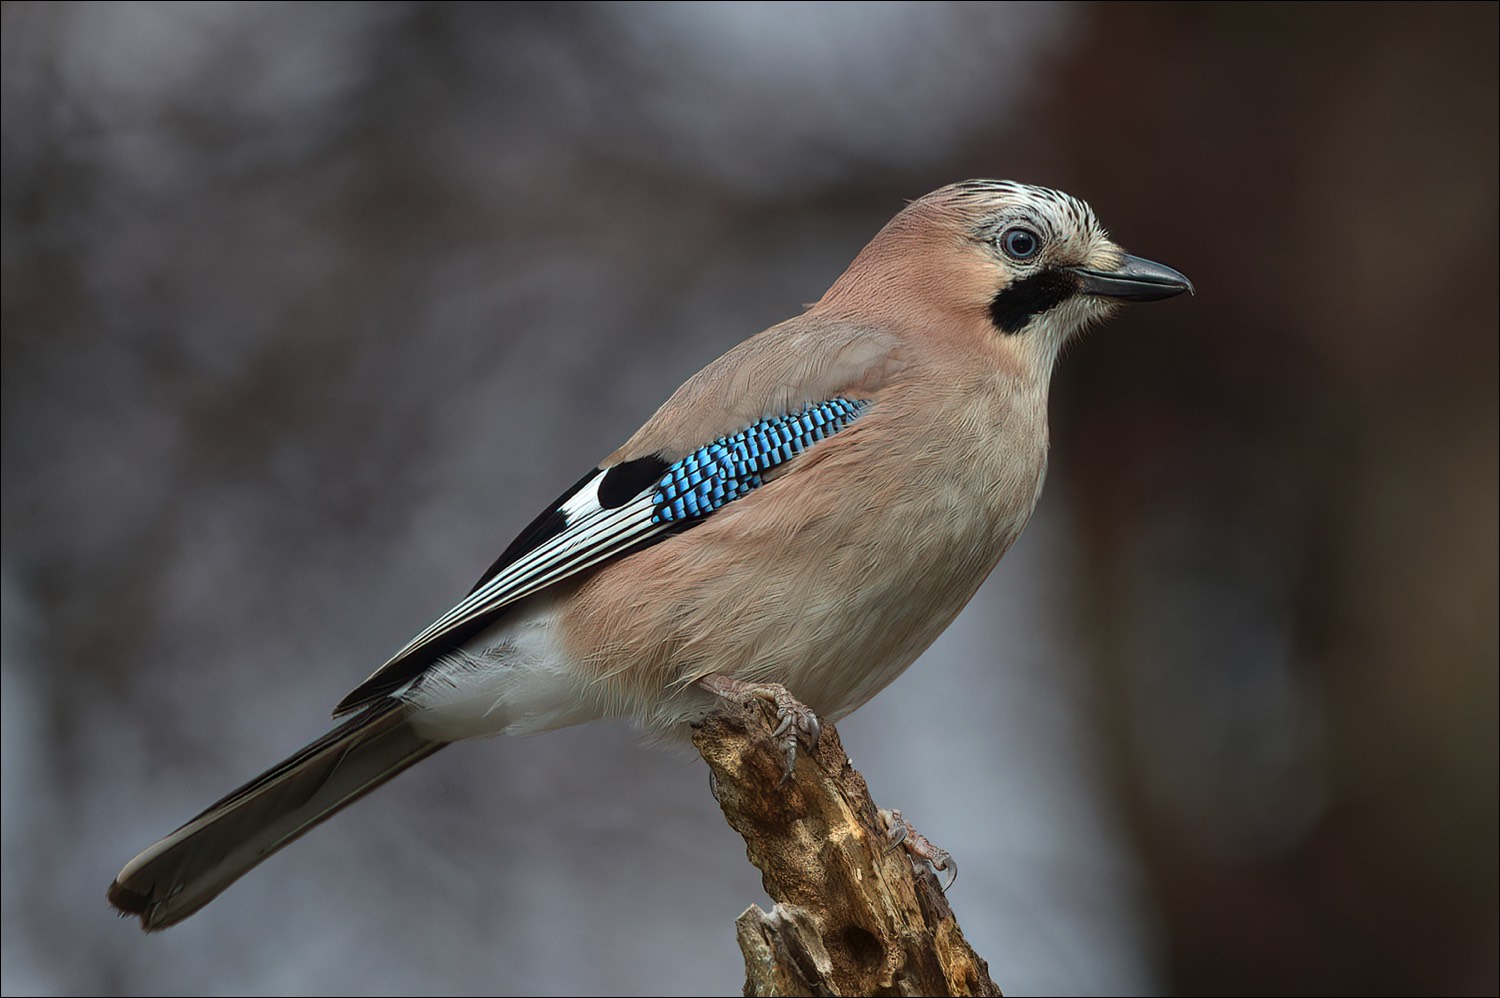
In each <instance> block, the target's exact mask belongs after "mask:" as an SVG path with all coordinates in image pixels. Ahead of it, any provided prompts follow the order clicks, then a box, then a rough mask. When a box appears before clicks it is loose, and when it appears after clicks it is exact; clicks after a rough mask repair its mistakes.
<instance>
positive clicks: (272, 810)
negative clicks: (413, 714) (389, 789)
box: [107, 700, 446, 932]
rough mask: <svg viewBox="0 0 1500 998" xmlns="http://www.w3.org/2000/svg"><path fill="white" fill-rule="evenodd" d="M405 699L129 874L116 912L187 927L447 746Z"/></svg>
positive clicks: (197, 822) (299, 758)
mask: <svg viewBox="0 0 1500 998" xmlns="http://www.w3.org/2000/svg"><path fill="white" fill-rule="evenodd" d="M445 744H446V743H445V742H433V741H428V740H427V739H425V738H421V737H419V736H418V735H417V733H416V732H415V731H413V730H412V729H411V726H410V725H408V724H407V723H406V707H405V706H404V705H403V704H402V703H400V702H399V701H396V700H386V701H384V702H382V703H377V704H375V705H374V706H372V707H370V708H369V709H367V710H365V711H362V712H361V713H359V714H357V715H355V716H354V717H352V718H350V719H349V720H348V721H346V722H344V723H343V724H341V725H340V726H339V727H337V728H335V729H333V730H332V731H330V732H329V733H328V734H326V735H324V736H323V737H322V738H319V739H318V740H317V741H315V742H313V743H312V744H311V745H309V746H307V747H306V748H304V749H303V750H302V751H300V752H298V753H297V754H296V755H294V756H292V757H291V758H290V759H287V760H286V761H285V762H282V763H281V764H280V765H278V766H276V767H274V768H272V769H270V770H268V771H267V772H265V773H262V774H261V775H260V776H258V777H256V778H255V779H253V780H251V781H250V782H249V783H247V784H245V785H244V786H243V787H240V788H239V789H238V790H236V791H235V792H234V793H232V794H230V795H229V796H228V797H225V798H224V799H223V800H221V801H219V802H218V803H217V804H214V805H213V806H212V807H210V808H209V809H208V810H206V811H204V812H203V813H202V814H200V815H198V817H196V818H194V819H193V820H192V821H189V822H188V823H187V824H185V825H183V826H182V827H181V828H179V829H177V831H175V832H173V833H172V834H171V835H168V836H167V837H166V838H164V839H162V840H161V841H160V842H158V843H156V845H154V846H152V847H151V848H150V849H147V850H146V851H145V852H143V853H141V854H140V855H139V856H137V857H136V858H135V859H133V860H131V861H130V862H129V863H127V864H126V865H125V869H123V870H121V871H120V875H119V876H118V877H116V878H115V882H114V883H113V884H111V885H110V887H109V893H108V895H107V896H108V898H109V903H110V904H112V905H114V906H115V907H116V908H118V909H119V910H120V912H121V914H124V915H139V916H141V925H142V926H143V927H144V928H145V929H146V931H148V932H151V931H155V930H156V929H165V928H166V927H167V926H169V925H175V924H177V923H178V922H180V921H182V920H183V919H184V918H187V917H188V916H189V915H191V914H192V913H193V912H195V911H197V910H198V909H199V908H202V907H203V906H204V905H206V904H208V902H210V901H212V900H213V899H214V898H216V897H218V896H219V893H220V892H221V891H223V890H224V888H226V887H228V886H229V885H230V884H232V883H234V882H235V881H236V880H238V879H239V878H240V877H242V876H244V875H245V874H246V873H248V872H249V871H250V870H252V869H253V868H254V867H255V866H256V864H258V863H260V862H261V861H262V860H264V859H266V858H267V857H269V856H270V855H271V854H272V853H274V852H276V850H278V849H280V848H281V847H282V846H284V845H286V844H287V843H289V842H291V841H292V840H293V839H295V838H297V836H299V835H301V834H302V833H303V832H306V831H307V830H309V829H310V828H312V827H313V826H315V825H317V824H318V823H319V822H320V821H323V820H325V819H327V818H329V817H331V816H332V815H333V814H334V813H335V812H337V811H338V810H339V809H340V808H342V807H344V806H345V805H348V804H352V803H353V802H354V801H356V800H358V799H359V798H361V797H363V796H364V795H365V794H367V793H369V792H370V791H371V790H374V789H375V788H376V787H378V786H380V785H381V784H382V783H384V782H385V781H386V780H389V779H390V778H391V777H393V776H395V775H396V774H397V773H399V772H401V771H402V770H403V769H405V768H406V767H408V766H410V765H412V764H413V763H416V762H420V761H421V760H422V759H425V758H427V757H428V756H429V755H431V754H432V753H434V752H436V751H437V750H438V749H440V748H442V747H443V745H445Z"/></svg>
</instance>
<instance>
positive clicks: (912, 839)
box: [880, 808, 958, 894]
mask: <svg viewBox="0 0 1500 998" xmlns="http://www.w3.org/2000/svg"><path fill="white" fill-rule="evenodd" d="M880 823H881V824H882V825H884V826H885V834H886V839H887V841H888V842H889V843H890V845H889V846H887V848H888V849H894V848H896V847H897V846H900V847H902V848H903V849H905V850H906V853H907V855H908V856H910V857H911V859H912V865H913V866H915V867H917V869H918V871H919V872H920V871H922V870H926V871H928V872H929V873H931V874H932V875H933V876H937V874H938V871H942V872H944V873H947V874H948V882H947V883H945V884H943V885H942V890H943V893H944V894H947V893H948V888H950V887H952V886H953V881H955V880H957V879H958V860H956V859H954V858H953V854H952V853H950V852H949V851H948V850H946V849H940V848H938V847H937V846H935V845H933V844H932V843H931V842H930V841H928V839H927V836H925V835H923V834H922V833H921V832H919V831H917V830H916V829H915V828H913V827H911V825H909V824H907V823H906V819H905V818H903V817H901V812H900V811H897V810H895V809H894V808H890V809H887V808H881V809H880Z"/></svg>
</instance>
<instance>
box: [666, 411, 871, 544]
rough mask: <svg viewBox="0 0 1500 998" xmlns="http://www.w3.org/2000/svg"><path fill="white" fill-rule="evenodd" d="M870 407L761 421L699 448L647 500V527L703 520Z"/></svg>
mask: <svg viewBox="0 0 1500 998" xmlns="http://www.w3.org/2000/svg"><path fill="white" fill-rule="evenodd" d="M868 406H869V403H868V402H865V401H863V400H850V399H845V398H836V399H830V400H828V401H827V402H817V403H814V404H813V405H810V406H808V407H807V408H805V409H803V410H802V411H801V412H797V413H792V414H791V415H787V416H772V417H769V418H766V419H762V420H761V421H760V422H758V423H756V424H754V425H753V426H751V427H750V428H749V429H746V430H741V431H740V432H739V433H735V434H731V435H730V436H727V437H720V438H719V439H718V440H715V441H714V442H713V443H711V444H707V445H705V446H703V447H699V448H698V449H697V450H695V451H693V452H692V453H691V454H689V455H688V456H687V457H685V458H683V459H682V460H680V461H678V462H677V463H676V464H674V465H672V466H671V467H670V468H668V469H667V473H666V474H665V475H663V476H662V479H661V481H659V482H657V483H656V491H655V492H654V493H653V494H652V496H651V503H652V505H653V506H654V507H655V511H654V513H653V514H652V517H651V522H652V523H675V522H679V521H685V520H695V519H697V518H699V517H702V516H707V515H708V514H709V513H712V512H713V511H714V510H716V509H718V508H719V507H720V506H723V505H724V504H725V503H729V502H733V501H734V500H736V499H738V498H740V497H741V496H743V495H745V494H746V493H748V492H750V491H752V490H754V489H756V488H759V487H760V486H761V485H762V484H764V482H765V477H764V476H765V473H766V472H767V471H770V470H771V469H772V468H774V467H776V466H777V465H778V464H781V463H782V462H784V461H790V460H791V459H792V458H794V457H796V456H797V455H798V454H800V453H802V452H803V451H805V450H806V449H807V448H809V447H811V446H812V445H813V444H815V443H817V442H818V441H819V440H822V439H823V438H824V437H827V436H831V435H832V434H834V433H837V432H838V431H839V430H842V429H843V428H844V427H846V426H848V425H849V424H850V423H852V422H854V420H856V419H858V418H859V416H860V415H861V414H862V413H863V412H864V411H865V409H866V408H867V407H868Z"/></svg>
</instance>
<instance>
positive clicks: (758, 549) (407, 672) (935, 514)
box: [107, 180, 1195, 931]
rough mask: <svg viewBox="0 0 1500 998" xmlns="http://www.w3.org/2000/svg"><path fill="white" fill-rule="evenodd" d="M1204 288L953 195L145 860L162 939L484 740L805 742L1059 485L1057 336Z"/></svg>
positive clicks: (1039, 221)
mask: <svg viewBox="0 0 1500 998" xmlns="http://www.w3.org/2000/svg"><path fill="white" fill-rule="evenodd" d="M1185 291H1186V292H1193V293H1195V292H1194V288H1193V285H1192V283H1191V282H1190V281H1189V280H1188V279H1187V278H1186V277H1184V276H1183V275H1182V274H1180V273H1179V272H1177V271H1176V270H1173V269H1172V268H1170V267H1167V266H1164V265H1162V264H1158V263H1153V262H1151V261H1150V260H1147V259H1144V258H1141V257H1137V256H1132V255H1130V254H1128V253H1126V252H1125V251H1124V250H1123V249H1122V248H1121V247H1120V246H1119V245H1117V244H1116V243H1115V242H1113V241H1112V240H1111V239H1110V237H1109V235H1108V234H1107V233H1106V231H1105V230H1104V228H1103V227H1102V226H1101V225H1100V223H1099V220H1098V218H1097V217H1096V216H1095V214H1094V211H1093V210H1092V209H1091V208H1090V207H1089V206H1088V205H1087V204H1086V203H1085V202H1083V201H1081V200H1079V199H1077V198H1075V197H1072V196H1071V195H1068V194H1065V193H1062V192H1060V191H1056V190H1052V189H1049V188H1046V187H1039V186H1034V185H1030V184H1025V183H1019V182H1015V181H1006V180H969V181H965V182H962V183H956V184H950V185H948V186H946V187H943V188H941V189H939V190H936V191H933V192H932V193H929V194H927V195H925V196H923V197H920V198H918V199H916V200H914V201H912V202H910V203H909V204H907V205H906V206H905V207H904V208H902V209H901V210H900V211H899V212H898V213H897V214H896V215H895V216H894V217H893V218H892V219H891V220H890V221H889V222H888V223H887V224H886V225H885V226H884V227H883V228H881V229H880V231H879V232H878V233H877V234H876V235H875V236H874V238H873V239H872V240H871V241H870V242H869V243H868V244H867V245H866V246H865V247H864V248H863V249H862V250H861V251H860V252H859V253H858V254H857V255H856V257H855V258H854V261H853V262H852V263H851V264H850V265H849V267H848V269H847V270H845V271H844V273H843V274H842V275H841V276H840V277H839V278H838V279H837V280H835V281H834V282H833V284H832V286H831V287H830V288H829V289H828V291H827V292H826V293H825V294H824V295H823V296H822V297H821V298H819V299H818V300H817V301H816V302H814V303H813V304H812V305H810V306H807V307H806V309H805V311H803V312H802V313H801V314H800V315H797V316H796V317H794V318H791V319H788V320H786V321H784V322H781V323H779V324H777V325H774V326H771V327H770V328H768V329H766V330H764V331H762V332H760V333H758V334H756V335H754V336H751V337H750V338H749V339H747V340H745V341H743V342H742V343H740V344H739V345H738V346H735V347H733V348H732V349H730V350H729V351H728V352H727V353H725V354H724V355H723V356H721V357H720V358H718V359H717V360H715V361H713V362H712V363H710V364H709V365H708V366H707V367H705V368H703V369H702V370H701V371H699V372H698V373H697V374H695V375H693V376H692V377H690V378H689V379H688V380H687V381H686V382H685V383H684V384H683V385H682V386H681V387H680V388H678V389H677V391H676V392H674V393H673V394H672V395H671V396H670V397H669V398H668V399H667V401H666V402H665V403H664V404H663V405H662V406H661V407H660V408H659V409H658V410H657V411H656V412H655V414H654V415H652V416H651V417H650V418H649V419H648V420H647V421H646V422H645V424H644V425H642V426H641V427H640V429H638V430H637V431H636V432H635V433H634V434H633V435H631V436H630V437H629V438H628V439H626V440H625V442H624V443H623V444H622V445H621V446H620V447H619V449H618V450H616V451H615V452H614V453H612V454H610V455H609V456H607V457H606V458H604V460H602V461H601V462H599V463H598V464H597V465H596V466H595V467H593V468H592V469H590V470H589V471H588V473H587V474H585V475H584V476H583V477H582V478H580V479H579V480H578V482H577V483H576V484H574V485H573V487H572V488H570V489H568V490H567V491H566V492H564V493H563V494H562V495H561V496H560V497H559V498H558V499H557V501H556V502H554V503H552V504H551V505H550V506H548V507H547V508H546V509H545V510H543V511H542V513H541V515H539V516H538V517H537V518H536V519H535V520H533V521H532V522H531V523H530V524H529V525H527V526H526V527H525V528H524V529H523V530H521V532H520V533H519V534H518V535H517V536H516V538H515V540H514V541H513V542H512V543H511V544H510V545H509V547H507V548H506V549H505V550H504V551H503V552H502V553H501V555H500V557H499V558H498V559H496V561H495V562H494V564H493V565H491V566H490V568H489V569H488V570H487V571H486V572H484V574H483V575H482V576H481V577H480V579H479V581H478V583H477V584H476V585H475V586H474V588H473V589H472V590H470V591H469V593H468V594H467V595H465V596H464V597H463V598H462V599H460V600H459V601H458V602H457V603H456V604H455V605H454V606H453V607H452V608H451V609H450V610H448V611H447V612H446V613H444V614H443V615H442V616H440V617H438V618H437V619H436V620H434V621H433V622H432V623H431V624H430V625H429V626H428V627H426V628H425V629H424V630H422V631H421V632H420V633H418V634H417V635H416V636H415V637H413V638H412V639H411V640H410V641H409V642H408V643H407V644H406V645H405V646H404V647H402V648H401V649H400V650H399V651H397V652H396V654H395V655H393V656H392V657H391V658H390V659H389V660H388V661H387V662H386V663H385V664H384V665H382V666H381V667H380V668H379V669H377V670H376V671H375V672H374V673H373V674H372V675H371V676H370V677H369V678H368V679H366V680H365V681H364V682H362V683H360V684H359V685H358V686H357V687H355V689H354V690H353V691H352V692H350V693H349V695H348V696H346V697H344V699H343V700H341V701H340V702H339V703H338V705H337V706H336V708H335V710H334V715H335V717H343V718H345V719H344V720H343V722H342V723H341V724H339V725H338V726H337V727H335V728H334V729H333V730H332V731H330V732H328V733H327V734H326V735H324V736H323V737H321V738H319V739H317V740H316V741H314V742H312V743H311V744H310V745H308V746H306V747H305V748H303V749H302V750H301V751H299V752H297V753H296V754H294V755H292V756H291V757H289V758H288V759H286V760H285V761H283V762H281V763H280V764H278V765H276V766H274V767H273V768H271V769H270V770H268V771H267V772H265V773H264V774H262V775H261V776H259V777H256V778H255V779H254V780H252V781H250V782H249V783H247V784H246V785H244V786H243V787H241V788H239V789H238V790H235V791H233V792H232V793H230V794H229V795H228V796H226V797H224V798H223V799H221V800H219V801H218V802H216V803H214V804H213V805H211V806H210V807H208V808H207V809H206V810H204V811H203V812H202V813H201V814H199V815H198V816H197V817H195V818H193V819H192V820H191V821H189V822H187V823H186V824H185V825H183V826H182V827H180V828H178V829H177V830H176V831H174V832H172V833H171V834H170V835H168V836H167V837H166V838H164V839H162V840H161V841H160V842H158V843H156V844H155V845H153V846H151V847H150V848H149V849H147V850H146V851H144V852H142V853H141V854H140V855H139V856H137V857H136V858H135V859H133V860H131V861H130V862H129V863H128V864H127V865H126V866H125V867H124V869H123V870H122V871H121V872H120V874H119V876H118V877H117V878H116V879H115V881H114V883H112V884H111V885H110V887H109V889H108V892H107V900H108V902H109V903H110V904H111V905H112V906H113V907H114V908H115V909H116V910H117V911H118V912H119V913H120V914H121V915H123V916H129V915H135V916H139V918H140V921H141V925H142V927H143V928H144V929H146V930H147V931H154V930H159V929H163V928H166V927H168V926H171V925H174V924H176V923H177V922H180V921H181V920H182V919H184V918H186V917H188V916H189V915H192V914H193V913H194V912H196V911H198V910H199V909H201V908H202V907H203V906H204V905H206V904H208V903H209V902H210V901H211V900H213V899H214V898H215V897H217V896H218V895H219V894H220V892H222V891H223V890H224V889H225V888H227V887H228V886H229V885H230V884H232V883H233V882H234V881H235V880H237V879H238V878H239V877H240V876H242V875H244V874H245V873H247V872H248V871H249V870H250V869H252V868H253V867H255V866H256V865H258V864H259V863H260V862H261V861H263V860H265V859H266V858H267V857H269V856H270V855H271V854H273V853H275V852H276V851H277V850H279V849H281V848H282V847H283V846H285V845H287V844H288V843H290V842H291V841H293V840H294V839H296V838H297V837H299V836H300V835H302V834H303V833H305V832H307V831H308V830H309V829H311V828H312V827H313V826H315V825H317V824H319V823H320V822H322V821H324V820H325V819H327V818H329V817H330V816H332V815H333V814H334V813H335V812H337V811H339V810H340V809H341V808H343V807H345V806H346V805H348V804H350V803H352V802H353V801H355V800H357V799H358V798H360V797H362V796H363V795H365V794H366V793H368V792H370V791H371V790H373V789H375V788H376V787H378V786H380V785H381V784H383V783H384V782H385V781H387V780H389V779H390V778H391V777H393V776H395V775H397V774H398V773H400V772H402V771H404V770H405V769H407V768H408V767H410V766H412V765H413V764H415V763H417V762H419V761H421V760H422V759H424V758H426V757H428V756H430V755H432V754H433V753H434V752H436V751H438V750H439V749H441V748H443V747H444V746H446V745H448V744H451V743H453V742H456V741H460V740H463V739H467V738H474V737H479V736H487V735H499V734H507V735H509V734H529V733H532V732H539V731H546V730H550V729H555V728H560V727H565V726H568V725H573V724H579V723H583V722H586V721H592V720H596V719H603V718H623V719H626V720H628V721H630V722H632V723H633V724H634V725H636V726H637V727H638V728H639V729H641V730H642V731H643V732H644V733H645V734H646V735H647V736H649V737H655V738H661V739H666V740H671V739H673V738H679V737H682V736H683V734H684V733H685V732H686V731H687V729H688V725H690V724H691V723H692V722H693V721H695V720H700V719H702V718H703V717H705V716H707V715H708V714H709V713H712V712H713V711H714V710H715V709H718V708H721V707H722V706H723V705H724V701H725V700H726V699H730V700H733V699H755V698H761V699H764V700H767V701H769V702H770V703H771V704H772V705H774V707H775V709H776V712H777V716H778V717H780V718H781V725H780V729H779V732H778V733H779V734H780V735H781V736H782V737H784V738H787V739H789V740H790V745H789V748H788V765H789V766H790V765H791V764H792V760H793V759H794V758H795V751H796V745H797V739H798V738H799V737H801V738H802V739H804V740H808V739H815V738H816V735H817V731H818V718H823V719H826V720H829V721H837V720H839V719H840V718H842V717H844V716H846V715H847V714H849V713H850V712H851V711H853V710H855V709H856V708H858V707H859V706H861V705H862V704H864V703H865V702H866V701H868V700H869V699H870V698H871V697H873V696H874V695H875V694H876V693H877V692H879V691H880V690H881V689H882V688H884V687H885V686H886V685H888V684H889V683H890V682H891V681H892V680H894V679H895V678H896V677H897V676H898V675H899V674H901V672H902V671H903V670H905V669H906V668H907V667H908V666H909V665H911V663H912V662H913V661H914V660H915V659H916V658H917V657H918V656H919V655H920V654H921V653H922V652H923V651H924V650H925V649H926V648H927V647H928V646H929V645H930V644H931V643H932V642H933V641H934V640H935V639H936V638H937V636H938V635H939V634H940V633H941V632H942V631H943V630H944V629H945V628H946V627H947V626H948V625H949V624H950V623H951V622H952V621H953V619H954V618H955V617H956V616H957V615H958V613H959V611H960V610H961V609H962V608H963V607H964V605H965V604H966V603H967V602H968V601H969V599H970V598H971V597H972V596H973V595H974V593H975V592H976V591H977V590H978V588H979V586H980V583H982V582H983V581H984V579H985V578H986V576H987V575H988V574H989V572H990V571H991V569H992V568H994V566H995V565H996V564H997V563H998V562H999V560H1000V558H1001V556H1002V555H1003V554H1004V553H1005V552H1006V550H1007V549H1008V548H1009V547H1010V546H1011V545H1012V543H1014V541H1015V540H1016V538H1017V537H1018V536H1019V535H1020V533H1021V531H1022V529H1023V528H1024V527H1025V526H1026V523H1027V521H1028V519H1029V518H1030V517H1031V514H1032V511H1033V510H1034V508H1035V507H1036V503H1037V500H1038V497H1039V495H1040V493H1041V488H1042V482H1043V479H1044V477H1045V475H1046V469H1047V451H1048V430H1047V397H1048V388H1049V384H1050V382H1051V378H1052V372H1053V368H1054V366H1055V364H1056V361H1057V358H1058V355H1059V352H1060V351H1061V350H1062V348H1063V346H1064V345H1065V344H1066V343H1068V342H1069V341H1070V340H1071V339H1072V338H1074V337H1075V336H1076V335H1078V333H1079V332H1080V331H1082V330H1083V329H1085V328H1086V327H1088V326H1090V325H1092V324H1094V323H1095V322H1097V321H1099V320H1102V319H1104V318H1105V317H1107V316H1108V315H1109V314H1111V313H1112V312H1113V311H1114V310H1115V309H1116V307H1117V306H1118V305H1119V304H1120V303H1122V302H1145V301H1155V300H1160V299H1165V298H1170V297H1172V296H1175V295H1178V294H1181V293H1182V292H1185Z"/></svg>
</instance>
